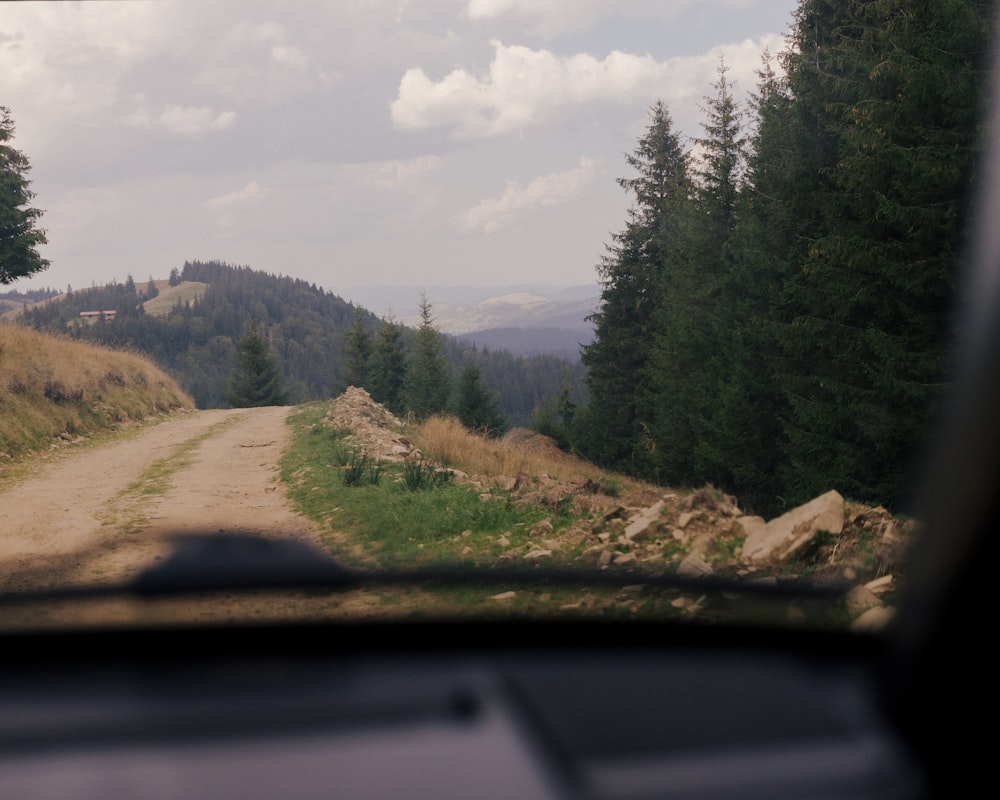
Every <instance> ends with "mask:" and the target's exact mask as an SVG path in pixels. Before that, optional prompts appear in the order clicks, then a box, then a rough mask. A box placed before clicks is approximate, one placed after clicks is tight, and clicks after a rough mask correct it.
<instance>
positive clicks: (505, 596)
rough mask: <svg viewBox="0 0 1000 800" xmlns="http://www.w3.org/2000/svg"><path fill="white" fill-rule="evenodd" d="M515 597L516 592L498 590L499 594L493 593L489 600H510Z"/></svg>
mask: <svg viewBox="0 0 1000 800" xmlns="http://www.w3.org/2000/svg"><path fill="white" fill-rule="evenodd" d="M515 597H517V592H500V594H495V595H493V596H492V597H491V598H490V600H512V599H513V598H515Z"/></svg>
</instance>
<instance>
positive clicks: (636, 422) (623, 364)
mask: <svg viewBox="0 0 1000 800" xmlns="http://www.w3.org/2000/svg"><path fill="white" fill-rule="evenodd" d="M649 118H650V122H649V125H648V126H647V128H646V132H645V134H644V135H643V136H642V137H641V138H640V140H639V142H638V144H637V146H636V149H635V150H634V151H633V152H632V153H630V154H628V155H627V156H626V162H627V163H628V165H629V166H630V167H632V168H633V169H634V170H635V171H636V173H637V174H636V176H635V177H631V178H620V179H619V180H618V184H619V185H620V186H621V187H622V188H623V189H625V190H626V191H628V192H632V193H633V194H634V195H635V205H634V206H633V207H632V208H631V209H630V211H629V215H628V220H627V222H626V225H625V228H624V230H623V231H621V232H620V233H617V234H615V235H614V236H613V238H612V242H611V243H610V244H609V245H608V247H607V253H606V255H605V256H604V258H603V259H602V260H601V263H600V265H599V266H598V274H599V276H600V281H601V305H600V309H599V310H598V311H597V313H595V314H594V315H593V316H592V317H591V319H592V320H593V322H594V327H595V338H594V341H593V343H591V344H590V345H587V346H586V347H584V349H583V353H582V361H583V363H584V365H585V366H586V367H587V369H588V375H587V384H588V388H589V395H590V397H589V402H588V404H587V406H586V408H584V409H581V410H580V413H579V416H578V419H577V426H578V430H579V436H580V446H581V448H582V449H583V451H584V452H585V453H586V454H587V455H588V456H590V457H591V458H594V459H595V460H598V461H600V462H601V463H603V464H606V465H608V466H610V467H613V468H617V469H622V470H625V471H629V472H632V473H634V474H648V473H649V470H650V468H651V464H652V451H651V448H650V446H649V442H650V440H649V423H650V421H651V418H652V406H653V405H654V404H655V402H656V398H655V397H654V396H653V390H652V385H651V381H652V375H651V366H652V365H651V360H652V350H653V342H654V334H655V324H656V311H657V308H658V306H659V303H660V301H661V291H662V283H663V279H664V277H663V276H664V273H665V271H669V270H670V269H672V268H673V266H674V265H675V264H676V261H677V259H678V253H679V251H680V249H681V248H680V241H681V231H682V228H683V213H684V206H685V204H686V203H687V201H688V196H689V193H690V180H689V177H688V173H687V162H688V157H687V154H686V153H685V151H684V149H683V148H682V146H681V141H680V137H679V135H678V134H677V133H676V132H675V131H674V129H673V122H672V120H671V118H670V113H669V111H668V110H667V107H666V105H665V104H664V103H662V102H657V103H655V104H654V105H653V106H652V108H651V109H650V112H649Z"/></svg>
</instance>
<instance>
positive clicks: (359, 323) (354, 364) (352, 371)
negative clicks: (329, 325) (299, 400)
mask: <svg viewBox="0 0 1000 800" xmlns="http://www.w3.org/2000/svg"><path fill="white" fill-rule="evenodd" d="M366 316H367V313H366V312H365V310H364V309H363V308H361V307H360V306H356V307H355V308H354V324H353V325H352V326H351V329H350V330H349V331H348V332H347V335H346V336H345V337H344V346H343V353H344V355H345V356H346V358H347V368H346V374H345V378H344V382H345V385H346V386H357V387H358V388H364V389H368V388H369V379H370V375H371V357H372V349H373V344H372V336H371V334H370V333H369V332H368V327H367V326H366V325H365V318H366Z"/></svg>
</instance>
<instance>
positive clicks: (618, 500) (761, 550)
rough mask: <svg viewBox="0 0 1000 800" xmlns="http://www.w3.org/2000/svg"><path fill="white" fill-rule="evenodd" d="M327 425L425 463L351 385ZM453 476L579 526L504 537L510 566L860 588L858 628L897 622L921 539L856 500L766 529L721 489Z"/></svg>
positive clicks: (810, 507) (381, 452)
mask: <svg viewBox="0 0 1000 800" xmlns="http://www.w3.org/2000/svg"><path fill="white" fill-rule="evenodd" d="M324 423H325V424H327V425H329V426H331V427H333V428H337V429H342V430H349V431H351V437H352V440H353V441H354V443H355V444H357V445H358V446H360V447H362V448H364V449H365V450H367V451H368V452H370V453H373V454H376V455H377V456H378V457H379V458H382V459H384V460H403V459H406V458H410V457H416V456H420V457H423V454H421V453H419V451H417V450H416V448H415V446H414V444H413V442H412V441H411V439H410V438H409V437H408V436H407V435H406V434H405V432H404V425H403V424H402V422H401V421H400V420H399V419H398V418H396V417H395V416H394V415H393V414H391V413H390V412H389V411H388V410H387V409H385V407H384V406H382V405H380V404H378V403H376V402H375V401H373V400H372V398H371V397H370V396H369V395H368V393H367V392H365V391H364V390H363V389H358V388H355V387H350V388H348V389H347V390H346V391H345V392H344V394H342V395H341V396H340V397H339V398H337V399H336V400H335V401H334V402H333V404H332V406H331V409H330V411H329V412H328V414H327V417H326V419H325V420H324ZM506 444H507V445H508V446H515V447H524V448H532V449H534V450H535V451H538V450H545V451H547V452H550V453H552V455H553V459H554V460H555V461H556V462H558V461H563V462H565V461H566V460H567V459H569V458H571V457H570V456H568V455H566V454H565V453H562V452H561V451H559V450H558V448H556V447H555V445H554V443H552V442H551V440H548V439H547V438H546V437H544V436H540V435H539V434H535V433H533V432H531V431H527V430H525V429H515V430H513V431H510V432H509V433H508V434H507V437H506ZM452 471H453V472H454V473H455V479H456V480H457V481H459V482H465V483H469V484H473V485H475V486H477V487H478V488H480V489H481V490H482V494H483V497H484V499H487V498H489V497H491V496H492V493H493V492H496V491H501V492H504V493H508V494H509V496H510V497H512V499H513V500H514V502H517V503H522V504H532V505H534V506H536V507H539V508H542V509H550V510H552V511H553V513H555V511H556V509H558V510H559V512H560V516H565V515H566V514H568V515H569V516H570V517H571V518H572V519H573V520H574V521H573V523H572V524H571V525H569V526H568V527H560V529H559V530H556V529H555V527H554V526H553V524H552V522H551V521H549V520H543V521H542V522H540V523H538V524H536V525H535V526H534V528H533V529H532V531H531V536H530V539H529V544H526V545H525V544H519V545H517V546H513V545H510V542H509V541H507V542H505V541H504V537H500V539H499V540H498V544H500V545H501V546H502V547H508V545H510V546H509V547H508V549H506V550H504V551H503V553H502V555H501V556H500V557H501V558H503V559H519V560H527V561H542V560H545V559H550V558H552V559H558V558H562V557H564V554H565V553H567V552H574V553H582V555H577V556H575V558H576V560H578V561H580V562H581V563H584V564H586V565H587V566H591V567H597V568H601V569H614V568H616V567H626V566H628V565H632V566H650V567H658V566H662V567H663V568H664V569H667V570H673V571H676V572H677V573H678V574H680V575H686V576H711V575H716V576H719V577H724V578H726V579H727V580H736V581H768V582H776V583H777V582H782V581H792V580H795V581H807V582H810V583H818V584H821V585H836V586H849V587H851V588H850V590H849V591H848V592H847V595H846V605H847V610H848V613H849V615H850V618H851V625H852V628H853V629H855V630H874V629H878V628H880V627H882V626H883V625H885V623H886V622H887V621H888V620H889V619H890V618H891V617H892V614H893V602H894V598H895V596H896V593H897V592H898V590H899V588H900V582H901V580H902V577H903V576H902V567H903V565H904V561H905V555H906V552H907V550H908V546H909V543H910V542H911V541H912V538H913V536H914V534H915V532H916V530H917V523H916V521H914V520H908V521H901V520H899V519H897V518H896V517H894V516H893V515H892V514H890V513H889V512H888V511H886V509H884V508H880V507H877V508H872V507H868V506H863V505H860V504H856V503H851V502H847V501H845V499H844V498H843V497H842V496H841V495H840V494H839V493H838V492H836V491H833V490H831V491H829V492H826V493H825V494H823V495H821V496H819V497H816V498H814V499H813V500H811V501H810V502H808V503H806V504H804V505H802V506H799V507H798V508H794V509H791V510H789V511H788V512H786V513H784V514H782V515H781V516H779V517H776V518H774V519H770V520H765V519H763V518H762V517H757V516H751V515H747V514H745V513H744V512H743V511H742V510H741V509H740V507H739V503H738V501H737V499H736V498H734V497H731V496H728V495H725V494H723V493H722V492H719V491H718V490H716V489H714V488H713V487H711V486H705V487H701V488H698V489H693V490H691V489H666V488H664V487H661V486H655V485H652V484H643V483H637V482H635V481H631V480H629V481H627V487H628V488H627V489H625V490H623V491H621V492H618V493H616V494H615V495H614V496H612V495H609V494H606V493H604V492H603V491H602V487H603V486H604V482H598V481H593V480H584V481H579V480H576V481H574V480H561V479H560V478H559V477H557V476H555V475H553V474H549V473H548V472H539V473H536V474H531V475H528V474H524V473H521V474H518V475H507V476H499V477H498V476H492V477H484V476H476V475H469V474H465V473H461V472H456V471H454V470H452ZM552 471H553V472H557V471H558V470H556V469H553V470H552ZM623 483H626V482H623Z"/></svg>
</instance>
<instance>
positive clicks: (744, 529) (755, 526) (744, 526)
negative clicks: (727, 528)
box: [733, 516, 767, 539]
mask: <svg viewBox="0 0 1000 800" xmlns="http://www.w3.org/2000/svg"><path fill="white" fill-rule="evenodd" d="M733 524H734V528H735V529H736V530H733V533H738V534H739V535H741V536H743V538H745V539H746V538H749V537H750V536H751V535H752V534H754V533H758V532H759V531H762V530H763V529H764V527H765V526H766V525H767V521H766V520H765V519H764V518H763V517H750V516H745V517H737V518H736V519H735V520H734V521H733Z"/></svg>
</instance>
